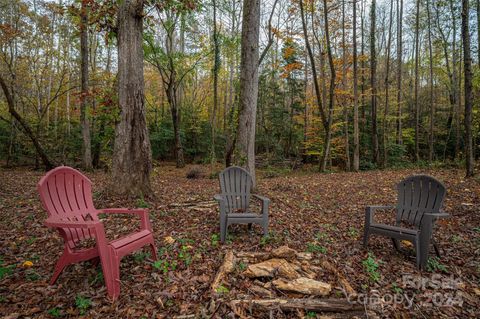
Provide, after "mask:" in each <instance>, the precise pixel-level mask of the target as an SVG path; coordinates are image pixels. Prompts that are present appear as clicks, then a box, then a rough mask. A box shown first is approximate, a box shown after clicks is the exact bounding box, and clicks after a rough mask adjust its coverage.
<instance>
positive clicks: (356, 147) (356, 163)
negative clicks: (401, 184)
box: [353, 0, 360, 172]
mask: <svg viewBox="0 0 480 319" xmlns="http://www.w3.org/2000/svg"><path fill="white" fill-rule="evenodd" d="M357 60H358V59H357V0H353V170H354V171H355V172H358V170H359V168H360V140H359V132H358V83H357V82H358V81H357V77H358V62H357Z"/></svg>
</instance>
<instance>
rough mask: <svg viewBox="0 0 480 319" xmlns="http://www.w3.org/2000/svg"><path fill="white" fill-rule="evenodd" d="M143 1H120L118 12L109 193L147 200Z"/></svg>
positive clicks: (148, 151)
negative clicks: (115, 111) (115, 117)
mask: <svg viewBox="0 0 480 319" xmlns="http://www.w3.org/2000/svg"><path fill="white" fill-rule="evenodd" d="M142 30H143V0H124V1H122V2H121V5H120V7H119V10H118V103H119V106H120V111H121V114H120V122H119V123H118V124H117V127H116V132H115V146H114V151H113V163H112V180H111V189H112V191H113V192H115V193H117V194H119V195H129V196H142V195H146V196H149V195H150V193H151V186H150V172H151V170H152V153H151V149H150V140H149V136H148V130H147V122H146V116H145V112H146V111H145V95H144V90H145V84H144V78H143V47H142V44H143V37H142Z"/></svg>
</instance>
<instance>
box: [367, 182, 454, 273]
mask: <svg viewBox="0 0 480 319" xmlns="http://www.w3.org/2000/svg"><path fill="white" fill-rule="evenodd" d="M397 190H398V200H397V206H396V207H394V206H368V207H367V209H366V213H365V230H364V237H363V245H364V246H365V247H366V246H367V245H368V238H369V236H370V235H371V234H379V235H382V236H386V237H390V238H392V241H393V244H394V247H395V248H396V249H397V250H399V249H400V245H399V240H408V241H410V242H412V244H413V245H414V247H415V253H416V262H417V267H419V268H422V269H424V268H425V267H426V265H427V261H428V253H429V249H430V243H431V242H432V243H433V246H434V248H435V252H436V254H437V256H438V257H440V253H439V250H438V247H437V245H436V244H435V242H434V241H433V236H432V234H433V227H434V224H435V221H436V219H437V218H441V217H447V216H449V215H448V214H446V213H444V212H443V211H442V210H441V207H442V203H443V199H444V197H445V193H446V190H445V186H443V184H442V183H441V182H439V181H438V180H436V179H435V178H433V177H431V176H428V175H414V176H410V177H407V178H406V179H404V180H403V181H402V182H400V183H399V184H398V185H397ZM394 208H395V210H396V223H395V226H392V225H386V224H380V223H377V222H375V221H374V218H373V217H374V213H375V211H376V210H383V211H387V210H391V209H394Z"/></svg>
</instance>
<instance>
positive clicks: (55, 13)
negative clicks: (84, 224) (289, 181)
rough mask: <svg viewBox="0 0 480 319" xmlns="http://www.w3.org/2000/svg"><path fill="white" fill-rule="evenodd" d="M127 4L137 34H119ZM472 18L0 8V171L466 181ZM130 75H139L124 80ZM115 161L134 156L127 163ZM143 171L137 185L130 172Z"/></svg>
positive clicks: (285, 8)
mask: <svg viewBox="0 0 480 319" xmlns="http://www.w3.org/2000/svg"><path fill="white" fill-rule="evenodd" d="M119 6H120V7H119ZM124 6H127V7H128V6H130V7H129V8H137V9H138V10H140V11H138V12H139V13H138V17H140V18H141V20H138V19H137V20H135V19H133V20H131V21H125V20H122V18H121V16H122V12H127V11H128V10H127V8H125V7H124ZM479 8H480V4H479V0H474V1H467V0H462V1H455V0H446V1H432V0H385V1H378V0H370V1H362V0H354V1H346V0H313V1H312V0H295V1H286V0H278V1H276V0H269V1H258V0H256V1H255V0H244V1H240V0H208V1H198V0H176V1H174V0H167V1H140V0H126V1H124V2H118V1H113V0H112V1H98V0H76V1H67V0H57V1H41V0H38V1H24V0H13V1H12V0H8V1H7V0H0V84H1V89H2V92H3V93H1V94H0V160H1V161H2V163H3V164H4V165H7V166H15V165H32V164H33V165H36V166H37V167H40V166H44V167H49V168H50V167H53V166H55V165H58V164H60V163H65V164H73V165H78V166H83V167H84V168H86V169H90V168H91V167H107V168H110V169H113V170H117V169H120V170H122V171H124V172H126V173H125V174H136V176H137V177H136V178H139V179H140V180H142V182H141V184H143V183H147V184H148V181H147V180H145V176H148V175H149V174H150V169H151V159H153V160H171V161H175V162H176V164H177V166H178V167H182V166H184V165H185V163H190V162H196V163H198V162H200V163H212V164H214V163H215V162H223V163H227V164H231V163H236V164H239V165H244V166H246V167H249V168H250V170H251V171H252V170H254V168H255V165H257V166H259V165H262V166H269V165H279V164H281V165H285V166H288V167H298V166H299V165H301V164H304V163H309V164H313V165H318V167H319V169H320V170H322V171H325V170H330V169H342V170H353V171H358V170H365V169H373V168H383V167H391V166H396V167H398V166H407V165H412V162H414V163H416V164H414V165H427V164H429V163H435V165H438V164H444V163H449V164H452V165H456V164H460V165H465V167H466V172H467V175H468V176H471V175H473V173H474V169H475V160H477V161H478V158H479V156H480V114H479V104H480V96H479V93H478V92H479V85H480V84H479V81H477V80H476V79H477V78H478V74H480V60H479V59H480V47H479V45H478V42H479V41H478V39H479V36H480V28H479V21H480V12H479ZM122 10H123V11H122ZM125 10H127V11H125ZM132 10H133V9H132ZM128 12H129V11H128ZM132 12H133V11H132ZM125 14H126V13H123V15H124V16H128V15H125ZM138 17H137V18H138ZM122 21H123V22H125V23H126V25H123V26H122V25H121V22H122ZM131 28H135V30H134V29H131ZM242 30H243V31H245V30H250V31H248V32H242ZM125 32H126V34H122V33H125ZM134 34H136V35H137V36H140V38H139V41H137V40H138V39H137V40H135V39H134V37H133V35H134ZM120 39H127V41H133V42H131V43H130V45H129V49H128V50H133V51H128V50H127V51H125V50H126V49H125V48H123V47H122V43H121V42H119V40H120ZM135 41H137V42H135ZM132 43H135V48H133V47H132ZM138 54H141V56H139V55H138ZM132 55H135V57H136V58H134V57H133V56H132ZM138 58H140V60H138ZM138 63H140V64H138ZM133 65H135V66H136V67H137V68H140V69H141V67H142V65H143V72H142V74H140V73H135V74H130V73H129V72H130V71H131V70H130V69H131V68H130V67H131V66H133ZM125 72H126V73H125ZM142 78H143V81H141V79H142ZM140 82H142V83H140ZM127 109H128V111H127ZM125 112H127V113H125ZM128 112H131V113H128ZM142 119H144V120H142ZM142 126H144V127H145V128H144V129H143V128H142ZM115 132H116V133H115ZM129 134H131V135H129ZM122 139H123V142H121V141H122ZM125 143H127V144H128V143H131V145H130V146H125ZM119 147H120V148H121V147H126V148H125V149H124V150H123V151H126V152H127V153H128V152H137V151H138V152H137V153H139V154H143V155H142V156H140V157H135V158H133V157H132V158H128V156H126V157H124V158H123V159H122V160H120V159H119V157H118V156H119V154H122V150H120V149H119ZM134 150H135V151H134ZM150 153H151V155H150ZM114 154H115V155H114ZM112 159H114V160H113V161H112ZM122 161H124V162H122ZM136 161H137V162H136ZM138 161H140V162H141V163H142V164H138V165H140V166H141V167H142V169H141V170H140V171H136V172H134V173H132V170H133V168H132V166H131V165H132V164H128V163H130V162H131V163H133V162H135V163H140V162H138ZM463 163H465V164H463ZM138 165H136V166H138ZM134 166H135V165H134ZM214 167H215V166H214V165H212V170H213V169H214ZM114 175H115V174H114ZM115 176H119V175H115ZM129 176H130V178H131V177H132V176H131V175H129ZM139 176H144V177H139ZM148 189H149V187H145V188H144V187H143V186H142V187H140V186H139V187H138V190H141V192H148Z"/></svg>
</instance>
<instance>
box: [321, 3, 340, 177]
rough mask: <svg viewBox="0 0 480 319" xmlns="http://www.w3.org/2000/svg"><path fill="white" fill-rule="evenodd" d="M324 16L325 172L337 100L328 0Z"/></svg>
mask: <svg viewBox="0 0 480 319" xmlns="http://www.w3.org/2000/svg"><path fill="white" fill-rule="evenodd" d="M323 11H324V12H323V17H324V20H325V39H326V45H327V55H328V64H329V66H330V88H329V100H328V119H327V128H326V130H325V131H326V132H325V140H324V144H323V145H324V146H323V154H322V162H321V166H320V171H322V172H324V171H325V170H326V168H327V160H328V156H329V154H330V144H331V140H332V121H333V108H334V101H335V78H336V74H335V65H334V64H333V54H332V47H331V45H330V32H329V27H328V7H327V0H323Z"/></svg>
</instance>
